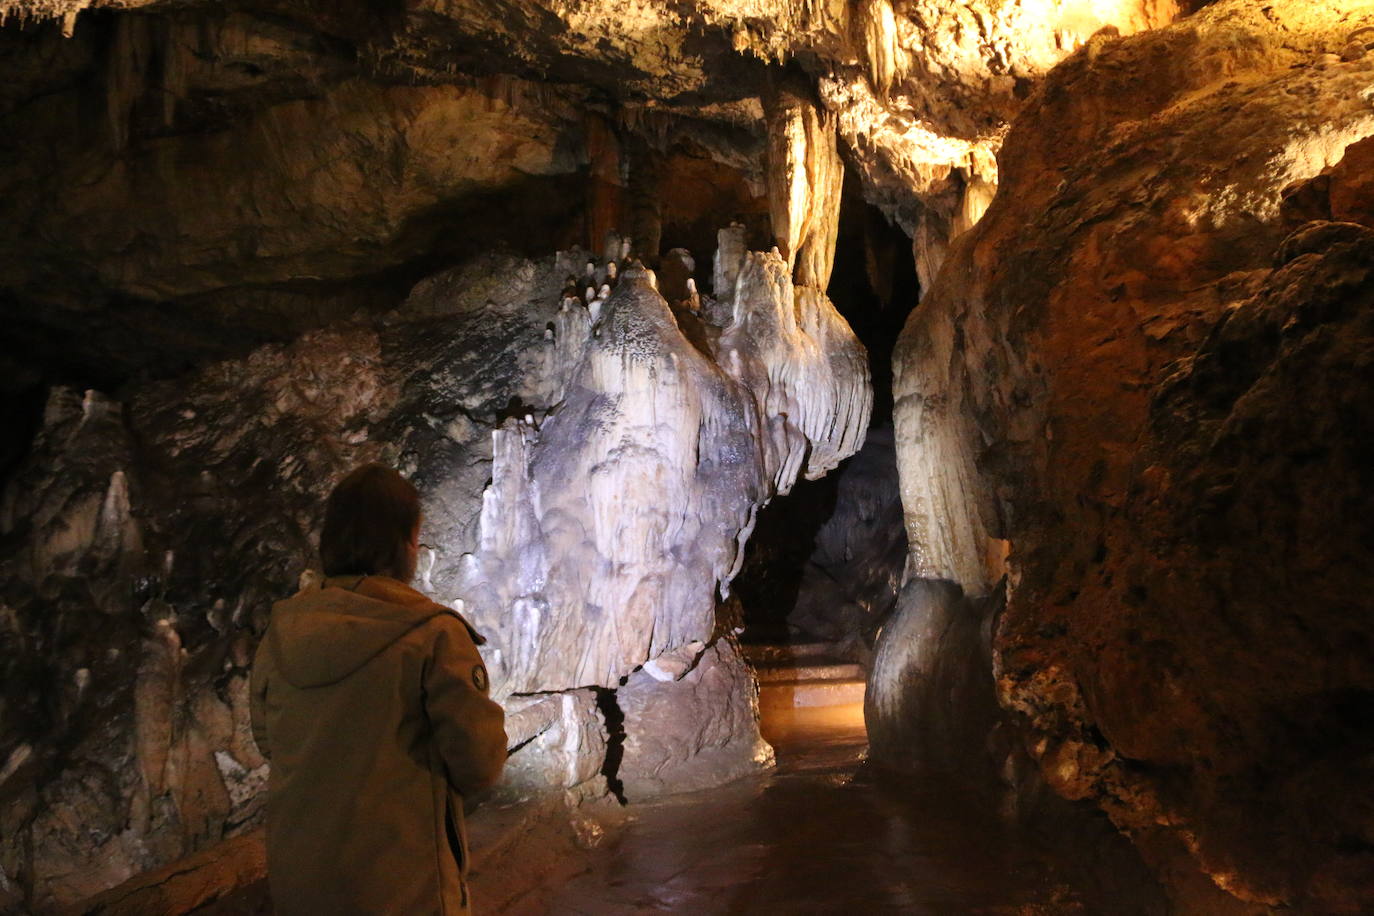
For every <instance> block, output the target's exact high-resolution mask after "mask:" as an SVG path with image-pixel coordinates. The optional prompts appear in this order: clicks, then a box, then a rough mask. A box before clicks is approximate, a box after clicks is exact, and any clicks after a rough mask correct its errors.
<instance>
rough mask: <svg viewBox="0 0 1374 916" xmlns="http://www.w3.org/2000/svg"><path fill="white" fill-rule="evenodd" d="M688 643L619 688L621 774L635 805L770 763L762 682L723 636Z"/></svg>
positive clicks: (641, 671)
mask: <svg viewBox="0 0 1374 916" xmlns="http://www.w3.org/2000/svg"><path fill="white" fill-rule="evenodd" d="M699 646H700V644H699V643H698V644H695V645H694V644H689V645H688V646H686V647H684V650H683V651H679V652H677V653H674V656H670V657H667V658H659V659H655V660H654V661H651V662H650V663H649V664H647V665H645V666H644V667H642V668H640V669H639V670H638V671H636V672H635V673H634V674H632V675H630V677H629V679H628V680H627V681H626V682H625V686H623V687H621V688H620V689H619V690H617V691H616V702H617V704H618V706H619V710H620V714H621V716H623V729H624V748H623V751H624V756H623V757H622V758H621V761H620V767H619V769H618V772H617V775H618V778H619V780H620V783H621V790H622V792H623V794H624V797H625V798H626V799H627V800H628V801H631V802H634V801H639V800H641V799H645V798H652V797H654V796H656V795H664V794H666V793H670V792H689V791H691V790H693V789H705V788H709V787H710V786H716V785H720V784H721V783H723V782H726V781H728V780H730V779H734V778H736V777H739V776H743V775H745V774H746V773H750V772H754V771H757V770H758V768H759V767H765V766H771V765H772V763H773V749H772V747H770V746H769V745H768V743H767V742H765V741H764V740H763V738H761V737H760V736H759V734H758V728H757V726H756V725H755V722H756V720H757V718H758V687H757V685H756V684H755V683H754V678H753V675H752V673H751V672H750V669H749V668H748V667H747V666H745V665H744V664H743V662H742V661H741V658H740V654H739V649H738V647H736V646H734V645H732V644H731V643H730V642H729V641H728V640H726V639H720V640H717V641H716V642H715V643H714V644H712V645H711V646H710V647H706V648H699Z"/></svg>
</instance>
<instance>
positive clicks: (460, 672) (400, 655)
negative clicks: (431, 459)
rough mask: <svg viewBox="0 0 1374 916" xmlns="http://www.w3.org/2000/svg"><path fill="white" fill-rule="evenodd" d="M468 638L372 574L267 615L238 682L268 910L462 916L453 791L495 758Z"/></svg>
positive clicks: (483, 681) (442, 613)
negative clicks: (244, 677)
mask: <svg viewBox="0 0 1374 916" xmlns="http://www.w3.org/2000/svg"><path fill="white" fill-rule="evenodd" d="M480 641H481V637H479V636H477V634H476V632H475V631H473V630H472V628H471V627H470V626H469V625H468V624H467V622H466V621H465V620H463V618H462V617H460V616H459V615H458V614H456V613H454V612H453V611H451V610H449V609H448V608H445V607H443V606H441V605H438V604H435V603H434V602H433V601H430V600H429V599H428V598H426V597H425V596H424V595H421V594H420V593H419V592H417V591H415V590H414V589H412V588H410V587H409V586H406V585H404V584H402V583H401V582H399V581H397V580H395V579H390V578H387V577H385V576H367V577H359V576H341V577H336V578H332V579H326V580H324V582H323V583H322V584H321V585H319V586H316V587H312V588H308V589H305V590H304V591H302V592H300V593H299V594H297V595H295V596H294V597H292V598H289V599H287V600H285V601H279V602H277V604H276V605H274V606H273V608H272V618H271V621H270V623H269V624H268V627H267V634H266V635H265V636H264V637H263V639H262V643H261V644H260V645H259V646H258V653H257V658H256V660H255V661H254V664H253V674H252V715H253V737H254V738H256V739H257V742H258V746H259V747H260V748H261V749H262V752H263V754H264V755H266V756H267V757H269V758H270V759H271V762H272V768H271V781H270V783H269V787H268V796H267V871H268V883H269V885H270V887H271V891H272V899H273V905H274V912H275V913H277V914H278V916H297V914H330V916H344V914H382V913H395V914H403V916H412V914H414V916H422V914H431V913H432V914H444V916H452V914H456V913H467V912H468V899H467V896H468V895H467V887H466V883H465V875H466V872H467V843H466V834H465V830H464V826H463V803H462V796H464V795H469V794H471V793H473V792H475V791H477V790H479V789H482V788H484V787H486V786H488V785H490V784H491V783H493V782H495V780H496V778H497V777H498V776H499V775H500V773H501V768H502V767H503V766H504V764H505V760H506V733H505V729H504V718H505V717H504V713H503V712H502V710H501V707H500V706H498V705H497V704H496V703H494V702H492V701H491V700H490V699H489V698H488V697H487V676H486V669H485V668H484V667H483V666H482V659H481V657H480V656H479V655H478V654H477V647H476V643H477V642H480Z"/></svg>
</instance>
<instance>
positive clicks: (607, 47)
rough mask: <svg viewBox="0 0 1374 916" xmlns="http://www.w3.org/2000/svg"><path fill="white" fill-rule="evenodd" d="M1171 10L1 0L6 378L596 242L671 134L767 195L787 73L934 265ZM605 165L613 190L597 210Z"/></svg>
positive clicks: (1, 268) (148, 358) (144, 368)
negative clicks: (1087, 71)
mask: <svg viewBox="0 0 1374 916" xmlns="http://www.w3.org/2000/svg"><path fill="white" fill-rule="evenodd" d="M1177 12H1178V7H1177V6H1176V5H1175V3H1174V2H1173V0H1119V2H1115V3H1106V4H1103V3H1088V2H1086V0H1085V2H1081V3H1068V4H1054V5H1053V7H1052V8H1051V7H1049V6H1046V5H1045V4H1044V3H1043V2H1040V0H1018V2H1012V3H1006V2H993V0H959V2H951V0H939V2H932V0H907V2H899V3H895V4H893V3H889V2H887V0H865V2H863V3H858V4H852V3H848V2H844V0H814V2H809V3H804V4H772V3H763V2H757V0H754V2H747V0H705V2H703V0H695V2H677V3H662V4H649V5H642V4H638V3H631V2H625V0H578V2H564V3H553V2H542V0H506V2H498V0H480V2H471V0H463V2H441V0H438V2H412V3H406V4H389V5H384V4H358V5H351V4H343V5H339V4H322V3H311V2H299V0H275V2H261V3H177V4H170V3H158V2H151V3H141V2H136V0H135V2H113V3H99V2H98V3H85V2H80V0H77V2H62V0H52V2H31V0H28V2H26V0H20V2H10V3H0V15H3V17H4V25H3V27H0V75H3V79H0V138H2V139H0V315H3V316H4V317H5V319H6V321H7V323H8V325H9V335H10V337H11V339H12V340H13V341H15V342H16V344H17V346H12V347H10V348H8V349H9V353H8V354H7V355H6V356H5V361H6V364H7V365H6V368H7V369H8V370H9V371H8V372H7V373H6V375H7V376H8V377H9V379H10V381H9V382H8V383H7V384H8V385H9V387H10V388H11V389H13V388H15V387H16V386H17V387H24V386H26V385H32V384H35V383H37V382H42V381H51V380H54V379H61V380H66V381H75V382H78V383H90V384H100V385H103V386H107V387H109V386H113V385H117V384H118V383H119V382H121V381H122V380H123V379H124V378H127V377H128V376H129V375H131V374H135V373H149V372H150V373H153V374H160V375H166V374H172V373H175V372H179V371H182V370H183V369H184V368H186V367H188V366H190V365H194V364H196V363H198V362H201V361H204V360H205V359H207V358H213V357H216V356H219V355H225V354H227V353H231V352H235V351H237V350H241V349H243V348H245V347H248V346H251V345H253V344H255V343H257V342H261V341H263V340H270V339H286V338H289V337H291V336H294V335H295V334H297V333H299V332H301V331H303V330H306V329H309V328H311V327H317V326H320V325H323V324H328V323H330V322H332V321H335V320H339V319H341V318H344V317H347V316H350V315H354V314H357V313H358V312H359V311H363V312H372V313H375V312H383V311H386V310H388V309H392V308H395V307H396V306H397V305H399V303H400V302H401V301H402V300H403V299H404V296H405V293H406V292H407V291H408V289H409V288H410V286H411V285H413V283H414V282H415V281H416V280H418V279H419V278H420V277H422V276H424V275H426V274H427V273H429V272H432V271H433V270H434V269H438V268H442V267H443V266H447V265H449V264H452V263H454V262H455V261H456V260H458V259H460V258H463V257H468V256H470V255H471V254H472V253H473V251H474V250H479V249H481V248H483V247H489V246H491V245H493V244H504V245H507V246H510V247H514V248H517V249H523V252H522V253H524V254H527V255H530V256H533V255H536V254H540V253H543V252H546V251H549V250H551V249H553V248H568V247H572V246H574V245H578V244H581V245H591V246H595V245H596V244H598V242H599V240H598V239H596V238H593V237H592V235H593V233H592V232H591V228H592V227H596V228H600V227H601V226H602V224H604V223H606V222H607V220H608V219H609V220H610V221H611V225H614V222H615V216H616V210H615V208H616V207H619V208H620V219H621V220H622V221H623V220H624V219H625V217H624V208H625V207H626V206H627V205H629V204H630V202H631V201H632V200H633V199H635V198H636V197H644V196H652V195H653V194H655V193H656V191H655V190H654V188H653V187H652V186H651V187H649V188H648V189H647V190H646V189H645V188H644V187H635V181H634V176H633V175H632V172H633V171H634V170H635V169H636V168H637V167H638V163H639V161H641V160H644V159H647V158H651V157H653V156H662V155H665V154H667V153H668V152H670V151H676V152H678V153H679V154H681V153H683V152H685V153H686V154H687V155H689V156H691V157H695V158H697V159H699V160H705V161H707V162H710V163H714V164H715V165H717V166H719V168H720V169H722V170H728V171H731V172H734V173H737V174H738V176H739V177H740V179H742V181H740V182H738V183H739V184H740V185H741V186H742V187H745V188H747V189H748V193H749V194H750V195H752V196H753V197H755V198H760V199H761V198H763V197H764V196H765V185H766V180H767V175H766V171H767V156H766V144H765V142H764V140H765V138H764V130H765V127H764V125H765V124H766V119H765V117H764V113H765V109H767V108H769V107H770V105H771V104H772V100H774V99H776V98H777V97H779V95H780V94H793V95H798V94H799V95H800V96H802V97H803V98H805V99H806V100H807V102H808V104H809V105H810V106H812V107H814V108H815V110H817V111H818V112H819V113H820V119H821V120H820V123H821V124H822V127H823V129H825V130H833V131H835V132H836V133H837V135H838V139H839V143H840V149H841V151H842V155H843V156H844V157H845V159H846V161H847V163H848V166H849V167H850V168H851V169H854V170H855V171H856V172H857V173H858V176H859V178H860V179H861V186H862V188H863V194H864V196H865V197H866V198H867V199H868V200H869V201H870V202H871V203H873V204H875V205H877V206H878V207H879V208H881V210H882V211H883V212H884V213H885V214H886V215H887V217H888V218H889V219H892V220H894V221H895V222H896V223H897V224H899V225H900V226H901V227H902V228H903V229H904V230H905V231H906V232H907V233H908V234H909V235H911V236H913V238H914V239H915V244H916V248H917V250H918V258H917V263H918V269H919V271H920V273H921V279H922V281H923V283H924V282H925V281H928V280H929V279H930V277H931V276H932V275H933V271H934V269H935V267H936V266H938V263H939V261H940V259H941V258H942V257H943V252H944V248H945V245H946V243H947V241H948V239H949V238H950V237H951V236H952V235H954V234H957V232H958V231H961V230H962V229H963V228H966V227H967V225H969V224H971V222H972V221H974V220H976V219H977V217H978V215H979V214H981V211H982V209H983V208H984V207H985V206H986V203H987V200H988V199H990V197H991V194H992V191H993V190H994V189H995V186H996V162H995V153H996V150H997V148H998V146H999V145H1000V140H1001V137H1002V135H1003V133H1004V131H1005V124H1006V123H1007V122H1008V120H1009V118H1010V116H1011V115H1012V114H1013V113H1014V112H1015V111H1016V110H1017V108H1018V107H1019V105H1020V104H1021V102H1022V100H1023V99H1024V98H1025V97H1026V96H1027V95H1028V94H1029V92H1030V91H1031V89H1032V88H1033V87H1034V85H1035V84H1036V82H1037V81H1038V79H1039V77H1040V76H1041V75H1042V74H1043V73H1045V72H1046V71H1047V70H1048V69H1049V68H1050V67H1051V66H1053V64H1054V63H1055V62H1057V61H1058V60H1059V59H1061V58H1062V57H1063V56H1064V55H1066V54H1068V53H1070V52H1071V51H1072V50H1074V49H1075V48H1077V47H1079V46H1080V45H1081V44H1082V43H1084V42H1085V41H1087V40H1088V38H1089V37H1090V36H1091V35H1093V34H1094V33H1095V32H1097V31H1098V30H1100V29H1103V28H1107V29H1109V30H1117V31H1122V32H1128V31H1135V30H1139V29H1141V28H1146V27H1150V26H1154V25H1160V24H1163V23H1165V22H1167V21H1169V20H1170V19H1171V18H1172V17H1173V16H1174V15H1176V14H1177ZM672 177H673V176H671V175H669V176H667V177H666V178H665V183H667V184H670V183H671V178H672ZM599 181H604V182H606V183H608V184H609V185H614V186H617V187H616V190H615V193H613V194H612V195H611V196H610V200H611V203H610V204H607V203H606V200H607V197H606V195H605V194H604V193H603V194H601V196H600V197H598V196H597V195H598V182H599ZM717 183H718V184H719V183H720V182H717ZM641 184H642V183H641ZM600 190H602V191H604V188H602V189H600ZM750 206H751V205H750V204H749V202H748V201H741V202H740V203H739V205H738V206H737V207H736V208H735V209H736V210H744V209H749V208H750ZM598 207H600V208H601V209H602V210H607V209H608V208H609V213H610V215H609V216H607V215H605V214H603V218H601V219H600V220H599V221H598V219H597V218H596V214H595V213H592V212H590V211H595V210H596V209H597V208H598ZM735 216H736V213H734V212H729V213H726V212H722V213H720V214H719V219H718V220H717V222H718V224H719V225H726V224H728V223H729V222H730V221H731V220H732V219H733V218H734V217H735ZM696 254H697V256H698V257H704V256H708V255H709V252H708V251H699V252H697V253H696Z"/></svg>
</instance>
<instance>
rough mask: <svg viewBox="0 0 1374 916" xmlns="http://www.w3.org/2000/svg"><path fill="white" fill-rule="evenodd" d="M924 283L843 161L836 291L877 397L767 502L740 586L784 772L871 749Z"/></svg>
mask: <svg viewBox="0 0 1374 916" xmlns="http://www.w3.org/2000/svg"><path fill="white" fill-rule="evenodd" d="M918 292H919V290H918V288H917V280H916V265H915V260H914V257H913V253H912V247H911V240H910V239H909V238H908V237H907V236H906V234H905V233H904V232H902V230H901V229H900V228H898V227H896V226H894V225H892V224H891V223H890V222H889V221H888V220H887V218H886V217H885V216H884V215H883V214H882V212H881V211H880V210H878V208H877V207H874V206H873V205H871V204H869V203H867V202H866V201H865V200H864V199H863V196H862V190H861V187H860V185H859V182H858V180H857V179H856V178H854V174H853V170H852V169H849V170H846V178H845V183H844V186H843V190H842V193H841V202H840V215H839V226H838V233H837V242H836V249H835V260H834V268H833V272H832V274H831V279H830V284H829V288H828V290H827V293H828V295H829V296H830V299H831V301H832V302H833V303H834V304H835V307H836V308H837V309H838V311H839V312H840V314H841V315H843V316H844V318H845V320H846V321H847V322H848V323H849V326H850V327H851V328H852V329H853V331H854V333H855V335H856V336H857V337H858V338H859V340H860V342H861V343H862V344H863V345H864V347H865V349H866V350H867V353H868V364H869V372H870V375H871V378H872V384H873V393H874V404H873V411H872V414H871V415H870V424H869V428H868V430H867V433H866V439H865V444H864V446H863V448H861V449H860V450H859V451H858V452H857V453H856V454H854V455H853V456H851V457H850V458H848V459H846V460H845V461H844V462H843V463H842V464H841V465H840V466H839V468H837V469H836V470H834V471H832V472H830V473H829V474H827V475H825V476H824V477H821V478H820V479H818V480H806V479H801V480H799V481H798V482H797V484H796V485H795V486H794V487H793V488H792V491H791V492H790V493H788V494H786V495H781V496H778V497H776V498H774V499H773V500H772V501H771V502H770V503H769V504H768V505H767V506H765V507H764V508H763V509H762V510H760V512H759V517H758V519H757V522H756V524H755V527H754V532H753V534H752V536H751V537H750V540H749V542H748V545H747V547H746V550H747V554H746V559H745V563H744V566H743V568H742V569H741V572H740V575H739V576H738V577H737V578H736V579H735V581H734V583H733V586H732V588H733V592H734V595H735V600H736V601H737V602H738V605H739V614H740V617H741V618H742V621H743V631H742V634H741V640H742V642H743V644H744V652H745V655H746V657H747V658H748V659H749V660H750V662H751V663H752V665H753V667H754V670H755V673H756V676H757V677H758V681H759V708H760V713H761V718H760V728H761V730H762V732H763V735H764V737H765V738H767V739H768V740H769V741H770V742H771V743H772V744H773V745H774V747H775V748H776V749H777V753H778V760H779V766H780V767H782V768H784V769H786V768H789V767H804V766H809V765H812V763H811V762H814V761H816V760H825V761H829V762H834V761H836V760H840V761H843V760H845V759H851V760H852V759H853V757H854V756H855V755H862V754H864V753H865V752H866V751H865V748H866V747H867V729H866V725H865V715H864V698H865V694H866V691H867V678H868V670H869V668H870V666H871V661H872V657H873V650H874V643H875V641H876V637H877V634H878V632H879V629H880V627H881V626H882V623H883V621H884V620H885V619H886V617H887V616H888V614H889V613H890V612H891V610H892V608H893V606H894V604H895V602H896V600H897V593H898V589H899V587H900V584H901V575H902V570H903V568H904V564H905V561H906V551H907V542H906V533H905V529H904V526H903V521H902V510H901V501H900V495H899V488H898V481H897V464H896V453H895V450H894V443H893V435H892V352H893V347H894V345H895V343H896V340H897V337H898V335H899V334H900V332H901V329H902V325H903V323H904V322H905V320H906V317H907V315H908V313H909V312H910V311H911V309H912V308H913V307H914V306H915V304H916V300H917V295H918ZM832 755H838V756H832ZM846 755H848V756H847V757H846Z"/></svg>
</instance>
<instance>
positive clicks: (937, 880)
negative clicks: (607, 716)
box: [478, 704, 1097, 916]
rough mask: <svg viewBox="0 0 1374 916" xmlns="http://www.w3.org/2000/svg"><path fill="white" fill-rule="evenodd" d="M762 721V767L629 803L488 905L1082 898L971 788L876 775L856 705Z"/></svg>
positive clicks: (888, 907)
mask: <svg viewBox="0 0 1374 916" xmlns="http://www.w3.org/2000/svg"><path fill="white" fill-rule="evenodd" d="M763 730H764V735H765V737H766V738H768V740H769V741H770V742H771V743H772V744H773V745H774V747H775V748H776V751H777V760H778V766H777V768H776V770H774V771H773V772H771V773H768V774H766V775H762V776H758V777H753V778H748V779H744V780H741V781H738V782H736V783H733V784H731V785H728V786H725V787H722V788H718V789H712V790H708V791H702V792H694V793H690V794H683V795H679V796H673V797H670V798H667V799H664V800H661V801H657V802H652V803H647V804H640V805H634V806H631V807H630V808H629V809H626V816H625V819H624V821H623V822H622V823H621V824H620V825H619V826H617V827H616V828H613V829H612V830H610V831H609V832H608V833H607V835H606V836H605V838H604V840H603V841H602V842H601V843H600V845H598V846H597V847H596V848H594V849H590V850H586V851H585V852H584V854H585V856H586V859H585V862H583V863H581V864H582V866H583V867H582V869H581V871H580V872H578V873H576V874H574V875H572V876H571V877H570V878H569V879H568V880H566V881H564V882H563V883H562V884H561V885H560V886H558V887H557V888H556V889H553V888H547V887H546V888H544V889H543V891H544V892H543V893H541V894H539V895H538V896H539V897H540V898H541V899H540V900H539V901H538V902H537V903H536V902H535V901H534V900H526V901H525V902H524V905H521V904H519V903H516V904H514V905H512V906H509V907H503V908H502V910H501V912H505V913H519V914H525V913H530V914H533V913H559V914H563V913H567V914H588V916H592V914H596V916H601V914H611V913H617V914H618V913H645V912H672V913H693V914H702V913H707V914H715V913H720V914H734V913H766V914H774V913H854V914H867V913H916V914H927V913H929V914H956V913H978V914H1051V913H1055V914H1057V913H1088V912H1096V911H1097V909H1096V908H1090V907H1086V906H1084V905H1083V904H1082V902H1081V899H1080V896H1079V894H1078V893H1077V892H1076V890H1075V889H1074V888H1073V887H1072V886H1071V884H1070V883H1068V882H1067V881H1065V880H1064V879H1063V878H1062V877H1060V876H1057V869H1056V868H1055V866H1054V864H1053V863H1052V862H1051V861H1049V860H1048V858H1047V856H1045V855H1044V854H1042V853H1041V852H1039V851H1038V850H1037V848H1036V847H1035V846H1034V845H1033V844H1028V843H1027V842H1026V841H1025V840H1024V839H1023V840H1021V841H1019V842H1018V841H1016V840H1014V839H1013V838H1011V837H1009V836H1008V835H1007V831H1006V829H1005V828H1003V827H1001V826H1000V824H999V821H998V820H997V818H996V817H995V816H994V815H993V813H992V811H991V810H990V809H989V806H988V805H987V803H986V802H979V801H975V800H973V799H972V798H971V796H970V795H969V794H968V793H966V792H961V791H959V790H957V789H955V788H953V787H950V786H945V785H930V784H927V785H925V786H923V787H914V788H913V786H912V785H911V783H910V781H909V780H908V781H907V784H906V785H905V786H902V787H898V786H896V785H889V784H888V782H887V781H885V780H883V779H882V778H880V776H879V774H876V773H875V772H874V771H873V769H872V768H871V766H869V765H868V764H867V763H866V756H867V740H866V736H865V733H864V728H863V711H862V705H861V704H849V705H845V706H834V707H822V708H813V709H797V710H789V711H786V712H785V713H778V712H776V711H775V712H773V713H772V714H768V713H767V711H766V710H765V717H764V722H763ZM480 904H481V901H480V900H479V901H478V906H479V910H480Z"/></svg>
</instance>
